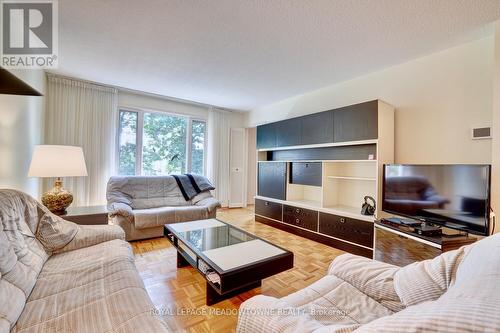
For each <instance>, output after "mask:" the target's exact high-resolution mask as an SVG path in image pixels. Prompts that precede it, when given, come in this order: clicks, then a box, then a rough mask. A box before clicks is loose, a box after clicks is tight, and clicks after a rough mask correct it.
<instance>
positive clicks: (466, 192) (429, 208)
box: [382, 164, 491, 235]
mask: <svg viewBox="0 0 500 333" xmlns="http://www.w3.org/2000/svg"><path fill="white" fill-rule="evenodd" d="M490 183H491V166H490V165H470V164H467V165H466V164H453V165H420V164H413V165H410V164H386V165H384V176H383V188H382V210H383V211H384V212H387V213H391V214H395V215H399V216H404V217H409V218H412V219H415V220H419V221H422V222H428V223H433V224H437V225H441V226H445V227H448V228H452V229H457V230H461V231H465V232H469V233H473V234H477V235H488V234H489V216H490V214H489V212H490Z"/></svg>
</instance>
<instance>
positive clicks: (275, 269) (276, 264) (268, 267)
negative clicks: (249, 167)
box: [164, 220, 293, 305]
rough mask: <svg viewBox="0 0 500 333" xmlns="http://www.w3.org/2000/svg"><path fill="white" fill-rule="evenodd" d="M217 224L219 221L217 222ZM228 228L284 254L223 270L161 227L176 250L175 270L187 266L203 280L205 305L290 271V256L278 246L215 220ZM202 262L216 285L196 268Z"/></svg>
mask: <svg viewBox="0 0 500 333" xmlns="http://www.w3.org/2000/svg"><path fill="white" fill-rule="evenodd" d="M218 221H219V220H218ZM219 222H221V223H224V224H226V225H228V226H229V227H230V228H234V229H236V230H238V231H240V232H242V233H244V234H247V235H249V236H251V237H254V238H255V239H259V240H261V241H263V242H266V243H268V244H270V245H272V246H275V247H277V248H279V249H281V250H283V251H284V253H281V254H278V255H274V256H271V257H269V258H266V259H262V260H259V261H256V262H253V263H250V264H246V265H243V266H239V267H235V268H232V269H229V270H223V269H221V268H220V267H219V266H217V265H216V264H215V263H214V262H212V261H211V260H210V259H208V258H207V257H206V256H205V255H204V254H203V253H202V252H201V251H199V250H198V249H196V248H195V247H193V246H192V245H191V244H190V243H189V242H188V241H187V240H185V239H184V238H183V237H182V235H179V234H178V233H176V232H175V231H174V230H172V229H170V228H169V225H168V224H167V225H165V226H164V235H165V237H167V239H168V240H169V241H170V242H171V243H172V244H173V245H174V247H175V248H176V249H177V267H178V268H180V267H184V266H187V265H190V266H192V267H193V268H195V269H196V270H197V271H198V272H199V273H200V274H201V275H202V276H203V277H204V278H205V280H206V304H207V305H213V304H215V303H218V302H220V301H222V300H225V299H227V298H230V297H233V296H236V295H238V294H240V293H243V292H245V291H248V290H251V289H254V288H257V287H260V286H261V283H262V279H265V278H267V277H270V276H272V275H275V274H278V273H281V272H283V271H286V270H288V269H290V268H293V253H292V252H290V251H288V250H286V249H284V248H282V247H279V246H277V245H275V244H273V243H270V242H268V241H266V240H265V239H262V238H260V237H257V236H255V235H253V234H251V233H248V232H246V231H244V230H242V229H240V228H237V227H235V226H233V225H231V224H228V223H225V222H223V221H219ZM179 241H180V242H182V243H183V244H184V246H186V247H187V248H188V249H189V250H191V251H192V252H193V253H194V254H195V255H196V262H195V261H194V260H193V259H192V258H191V256H190V255H189V254H187V253H186V252H185V251H184V250H183V249H182V248H181V247H179ZM200 259H201V260H202V261H203V262H205V263H206V264H207V265H208V266H209V267H210V268H211V269H212V270H213V271H215V272H216V273H217V274H218V275H219V276H220V280H221V284H220V286H217V285H215V284H214V283H212V282H211V281H209V280H208V279H207V278H206V276H205V274H204V273H203V272H202V271H201V270H200V269H199V268H198V262H199V260H200Z"/></svg>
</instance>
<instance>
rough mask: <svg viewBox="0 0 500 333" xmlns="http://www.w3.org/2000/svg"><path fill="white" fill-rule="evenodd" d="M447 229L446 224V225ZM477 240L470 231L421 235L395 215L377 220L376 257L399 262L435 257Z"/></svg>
mask: <svg viewBox="0 0 500 333" xmlns="http://www.w3.org/2000/svg"><path fill="white" fill-rule="evenodd" d="M443 229H445V228H443ZM475 241H477V238H476V237H472V236H469V235H468V234H463V232H462V234H457V235H447V234H444V233H443V234H440V235H436V236H425V235H419V234H418V233H417V232H416V231H415V229H414V228H413V227H408V226H406V225H404V224H401V225H397V224H395V223H394V220H393V219H381V220H378V221H375V245H374V255H373V256H374V259H376V260H379V261H383V262H387V263H390V264H393V265H397V266H405V265H408V264H411V263H413V262H415V261H421V260H426V259H432V258H434V257H436V256H438V255H440V254H441V253H443V252H447V251H452V250H456V249H458V248H460V247H462V246H464V245H468V244H472V243H474V242H475Z"/></svg>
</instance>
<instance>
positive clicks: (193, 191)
mask: <svg viewBox="0 0 500 333" xmlns="http://www.w3.org/2000/svg"><path fill="white" fill-rule="evenodd" d="M172 176H173V177H174V178H175V181H176V182H177V185H178V186H179V189H180V190H181V193H182V196H183V197H184V199H186V201H189V200H191V199H193V198H194V197H195V196H196V195H197V194H199V193H201V192H206V191H211V190H215V187H214V186H213V185H212V183H210V181H209V180H208V179H207V177H204V176H201V175H195V174H191V173H187V174H184V175H172Z"/></svg>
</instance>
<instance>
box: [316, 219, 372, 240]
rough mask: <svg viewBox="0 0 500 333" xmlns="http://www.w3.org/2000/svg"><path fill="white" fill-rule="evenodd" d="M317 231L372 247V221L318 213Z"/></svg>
mask: <svg viewBox="0 0 500 333" xmlns="http://www.w3.org/2000/svg"><path fill="white" fill-rule="evenodd" d="M319 232H320V233H322V234H325V235H329V236H333V237H336V238H340V239H344V240H347V241H349V242H353V243H356V244H360V245H364V246H368V247H373V223H371V222H366V221H360V220H356V219H351V218H348V217H343V216H337V215H332V214H326V213H320V215H319Z"/></svg>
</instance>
